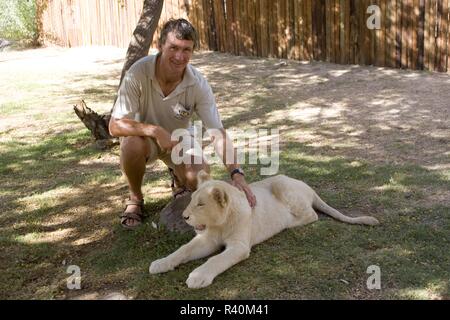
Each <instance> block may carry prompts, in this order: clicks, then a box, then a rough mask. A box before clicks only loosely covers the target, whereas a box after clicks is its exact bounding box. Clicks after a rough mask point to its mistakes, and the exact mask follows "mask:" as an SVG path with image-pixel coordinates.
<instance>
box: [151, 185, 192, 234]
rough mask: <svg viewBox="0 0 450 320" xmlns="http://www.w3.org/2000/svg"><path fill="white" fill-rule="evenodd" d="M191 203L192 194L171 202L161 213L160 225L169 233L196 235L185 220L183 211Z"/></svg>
mask: <svg viewBox="0 0 450 320" xmlns="http://www.w3.org/2000/svg"><path fill="white" fill-rule="evenodd" d="M190 201H191V193H187V194H186V195H183V196H181V197H178V198H176V199H173V200H172V201H170V202H169V203H168V204H167V205H166V206H165V207H164V209H162V210H161V212H160V213H159V224H160V225H163V226H165V227H166V228H167V229H168V230H169V231H172V232H174V231H175V232H180V233H186V232H190V233H194V228H193V227H192V226H190V225H188V224H187V223H186V222H185V221H184V219H183V216H182V214H183V211H184V209H186V207H187V206H188V204H189V202H190Z"/></svg>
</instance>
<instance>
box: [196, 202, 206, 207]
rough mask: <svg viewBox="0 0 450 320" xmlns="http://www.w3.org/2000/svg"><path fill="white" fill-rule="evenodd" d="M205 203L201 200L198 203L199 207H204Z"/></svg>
mask: <svg viewBox="0 0 450 320" xmlns="http://www.w3.org/2000/svg"><path fill="white" fill-rule="evenodd" d="M204 205H205V204H204V203H201V202H199V203H197V207H203V206H204Z"/></svg>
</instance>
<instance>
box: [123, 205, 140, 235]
mask: <svg viewBox="0 0 450 320" xmlns="http://www.w3.org/2000/svg"><path fill="white" fill-rule="evenodd" d="M131 205H135V206H139V207H140V209H141V213H134V212H126V211H127V208H128V206H131ZM143 210H144V200H131V199H128V200H127V201H126V202H125V209H124V211H123V213H122V214H121V215H120V224H121V225H122V227H124V228H125V229H127V230H133V229H136V228H137V227H139V226H140V225H141V224H142V220H143V219H144V215H143V214H142V211H143ZM129 219H131V220H135V221H137V222H138V223H137V224H135V225H133V226H129V225H127V224H126V222H127V220H129Z"/></svg>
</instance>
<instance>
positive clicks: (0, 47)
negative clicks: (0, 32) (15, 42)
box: [0, 39, 12, 51]
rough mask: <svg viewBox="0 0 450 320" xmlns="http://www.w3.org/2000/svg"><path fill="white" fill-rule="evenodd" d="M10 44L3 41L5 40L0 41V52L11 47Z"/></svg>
mask: <svg viewBox="0 0 450 320" xmlns="http://www.w3.org/2000/svg"><path fill="white" fill-rule="evenodd" d="M11 45H12V42H11V41H8V40H5V39H0V51H3V50H5V49H6V48H7V47H9V46H11Z"/></svg>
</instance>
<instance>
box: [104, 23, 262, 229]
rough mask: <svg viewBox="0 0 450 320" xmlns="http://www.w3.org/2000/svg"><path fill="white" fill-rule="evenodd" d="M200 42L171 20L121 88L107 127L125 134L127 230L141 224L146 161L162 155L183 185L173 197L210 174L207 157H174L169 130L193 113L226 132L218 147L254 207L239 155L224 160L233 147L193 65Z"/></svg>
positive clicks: (123, 163) (217, 139)
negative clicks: (178, 160)
mask: <svg viewBox="0 0 450 320" xmlns="http://www.w3.org/2000/svg"><path fill="white" fill-rule="evenodd" d="M197 42H198V40H197V33H196V31H195V29H194V27H193V26H192V25H191V24H190V23H189V22H188V21H187V20H185V19H178V20H170V21H168V22H167V23H166V24H165V25H164V26H163V29H162V30H161V35H160V38H159V43H158V47H159V48H158V49H159V53H158V54H157V55H154V56H148V57H144V58H142V59H140V60H138V61H137V62H136V63H135V64H133V66H132V67H131V68H130V69H129V70H128V72H127V73H126V75H125V77H124V79H123V81H122V84H121V86H120V89H119V93H118V98H117V101H116V103H115V105H114V108H113V112H112V117H111V121H110V123H109V131H110V133H111V135H112V136H116V137H121V144H120V163H121V168H122V171H123V173H124V175H125V177H126V179H127V181H128V186H129V191H130V197H129V199H128V201H127V202H126V208H125V211H124V212H123V213H122V215H121V224H122V225H123V226H124V227H125V228H126V229H133V228H135V227H137V226H138V225H139V224H141V222H142V209H143V194H142V189H141V186H142V180H143V177H144V173H145V169H146V163H148V162H153V161H155V160H156V159H158V158H159V159H161V160H163V161H164V163H165V164H166V165H167V166H168V167H169V171H170V172H171V173H173V175H174V176H175V181H176V182H177V186H178V187H179V188H178V190H174V196H175V197H176V196H177V194H178V195H179V194H184V193H186V192H191V191H193V190H195V189H196V187H197V180H196V179H197V173H198V172H199V171H200V170H201V169H204V170H206V171H207V172H209V167H208V164H207V163H206V162H205V161H204V159H203V157H202V158H201V161H199V162H196V161H191V163H189V161H185V162H187V163H182V164H179V165H176V164H174V162H173V161H172V158H171V151H172V149H173V148H174V147H175V145H177V144H178V143H179V141H172V140H171V134H172V132H173V131H174V130H176V129H181V128H186V129H187V128H189V126H190V124H191V123H190V119H191V117H192V115H193V113H194V112H195V113H196V114H197V115H198V116H199V117H200V119H201V120H202V123H203V125H204V126H205V127H206V128H208V129H217V130H219V132H221V133H222V134H221V135H219V136H218V137H215V139H214V146H215V150H216V152H217V154H218V155H219V156H220V157H221V159H222V161H223V163H224V164H225V165H226V167H227V169H228V171H229V172H230V175H231V179H232V184H233V185H234V186H236V187H237V188H238V189H240V190H241V191H243V192H245V194H246V196H247V199H248V201H249V204H250V205H251V206H252V207H253V206H255V204H256V198H255V196H254V194H253V193H252V191H251V190H250V188H249V187H248V185H247V182H246V181H245V178H244V173H243V171H242V170H241V169H240V168H239V165H238V164H237V163H236V161H237V159H236V157H234V158H235V159H234V160H233V163H231V164H228V163H226V158H227V157H226V153H227V152H230V150H232V152H233V153H234V148H233V146H232V143H231V141H230V140H229V138H228V137H227V135H226V132H225V130H224V129H223V126H222V122H221V120H220V116H219V113H218V111H217V107H216V104H215V99H214V95H213V93H212V90H211V87H210V86H209V84H208V82H207V81H206V80H205V79H204V77H203V76H202V75H201V74H200V73H199V72H198V71H197V70H196V69H195V68H194V67H192V66H191V65H190V64H189V60H190V59H191V57H192V54H193V51H194V49H195V48H196V46H197ZM180 143H182V141H181V142H180ZM194 157H195V155H193V156H192V160H194V159H193V158H194ZM196 163H200V164H196ZM180 190H181V191H180ZM177 191H178V192H177Z"/></svg>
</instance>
